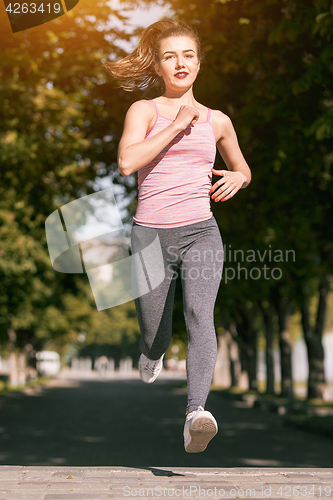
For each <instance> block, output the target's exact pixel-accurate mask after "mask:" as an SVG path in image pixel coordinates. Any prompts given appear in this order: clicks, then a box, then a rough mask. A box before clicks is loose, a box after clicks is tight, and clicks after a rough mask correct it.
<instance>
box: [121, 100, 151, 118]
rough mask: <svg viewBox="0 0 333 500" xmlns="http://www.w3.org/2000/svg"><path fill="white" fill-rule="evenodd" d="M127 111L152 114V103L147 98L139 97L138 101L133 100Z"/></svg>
mask: <svg viewBox="0 0 333 500" xmlns="http://www.w3.org/2000/svg"><path fill="white" fill-rule="evenodd" d="M128 112H134V113H145V114H147V113H148V114H150V115H151V114H154V105H153V104H152V103H151V102H149V101H148V100H147V99H140V101H135V102H133V104H131V106H130V107H129V108H128V111H127V113H128Z"/></svg>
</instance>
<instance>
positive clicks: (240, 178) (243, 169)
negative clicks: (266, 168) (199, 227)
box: [211, 110, 251, 201]
mask: <svg viewBox="0 0 333 500" xmlns="http://www.w3.org/2000/svg"><path fill="white" fill-rule="evenodd" d="M212 125H213V127H214V130H215V135H216V138H217V142H216V146H217V148H218V150H219V153H220V154H221V156H222V158H223V160H224V163H225V164H226V166H227V168H228V170H215V169H212V172H213V173H214V174H216V175H221V176H223V177H222V179H219V180H218V181H217V182H216V183H215V184H214V186H212V189H211V192H212V191H215V190H216V189H217V188H219V189H218V190H217V191H215V193H214V195H213V196H212V198H213V199H215V201H220V200H222V201H224V200H226V199H229V198H232V197H233V196H234V195H235V194H236V193H237V191H238V190H239V189H241V188H245V187H247V186H248V185H249V184H250V182H251V170H250V168H249V166H248V164H247V163H246V161H245V158H244V156H243V154H242V152H241V150H240V147H239V144H238V140H237V135H236V132H235V129H234V127H233V125H232V122H231V120H230V118H229V117H228V116H227V115H225V114H224V113H222V112H221V111H218V110H214V114H213V121H212ZM220 186H221V187H220Z"/></svg>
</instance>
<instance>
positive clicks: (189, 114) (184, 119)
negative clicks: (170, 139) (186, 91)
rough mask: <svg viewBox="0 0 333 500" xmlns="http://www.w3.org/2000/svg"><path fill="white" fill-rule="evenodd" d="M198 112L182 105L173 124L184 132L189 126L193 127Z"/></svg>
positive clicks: (197, 118) (197, 117)
mask: <svg viewBox="0 0 333 500" xmlns="http://www.w3.org/2000/svg"><path fill="white" fill-rule="evenodd" d="M199 116H200V114H199V111H198V110H197V109H195V108H192V107H191V106H186V105H182V106H180V108H179V111H178V113H177V116H176V118H175V119H174V121H173V123H174V124H175V125H176V126H177V127H179V128H180V130H184V129H185V128H187V127H188V126H189V125H193V124H194V123H195V122H196V121H198V120H199Z"/></svg>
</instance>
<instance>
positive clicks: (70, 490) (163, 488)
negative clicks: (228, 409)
mask: <svg viewBox="0 0 333 500" xmlns="http://www.w3.org/2000/svg"><path fill="white" fill-rule="evenodd" d="M137 497H140V498H146V499H148V498H149V499H154V498H182V499H184V498H196V499H197V498H207V497H208V498H215V499H224V498H228V499H238V498H252V499H264V498H266V499H267V498H269V499H270V500H281V499H296V498H297V499H299V498H304V499H311V500H313V499H315V498H326V499H328V498H332V497H333V471H332V469H297V468H296V469H286V468H245V467H244V468H228V469H225V468H209V469H208V468H183V467H168V468H166V467H135V468H134V467H132V468H127V467H19V466H18V467H13V466H1V467H0V498H1V500H5V499H6V500H21V499H22V500H23V499H25V500H70V499H75V500H109V499H110V498H113V499H126V498H137Z"/></svg>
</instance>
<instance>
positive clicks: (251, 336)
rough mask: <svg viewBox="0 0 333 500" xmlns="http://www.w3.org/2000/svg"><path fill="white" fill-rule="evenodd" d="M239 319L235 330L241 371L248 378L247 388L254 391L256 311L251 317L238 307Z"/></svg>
mask: <svg viewBox="0 0 333 500" xmlns="http://www.w3.org/2000/svg"><path fill="white" fill-rule="evenodd" d="M238 311H239V313H240V316H241V321H240V322H238V323H237V327H236V328H237V332H238V336H239V340H240V341H239V347H240V360H241V365H242V371H244V370H245V371H246V372H247V375H248V379H249V389H250V390H254V391H256V390H257V389H258V380H257V330H256V328H255V327H254V321H255V317H256V312H253V313H252V315H251V317H249V316H248V313H247V312H243V311H241V309H240V308H239V309H238Z"/></svg>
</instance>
